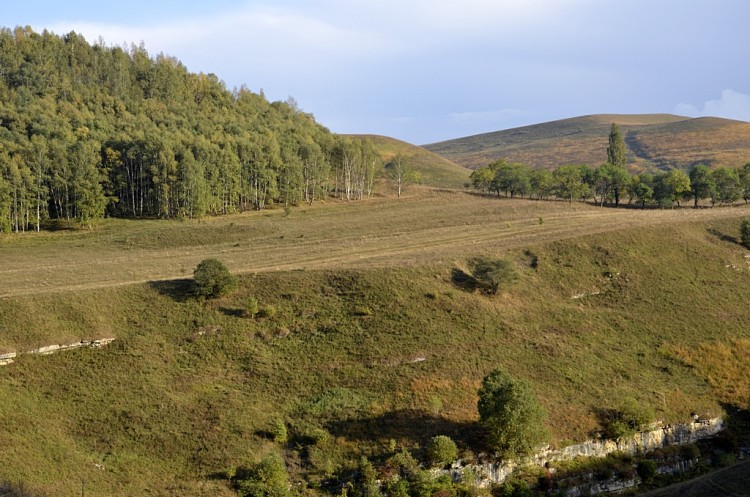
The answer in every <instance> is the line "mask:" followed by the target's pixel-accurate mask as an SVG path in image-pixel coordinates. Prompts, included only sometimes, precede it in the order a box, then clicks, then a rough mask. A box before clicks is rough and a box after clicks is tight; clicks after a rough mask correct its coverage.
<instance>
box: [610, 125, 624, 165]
mask: <svg viewBox="0 0 750 497" xmlns="http://www.w3.org/2000/svg"><path fill="white" fill-rule="evenodd" d="M626 154H627V147H626V146H625V139H624V138H623V137H622V133H621V132H620V127H619V126H618V125H617V124H615V123H612V127H611V128H610V130H609V144H608V145H607V163H608V164H612V165H613V166H616V167H621V168H625V167H626V166H627V156H626Z"/></svg>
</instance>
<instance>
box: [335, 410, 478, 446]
mask: <svg viewBox="0 0 750 497" xmlns="http://www.w3.org/2000/svg"><path fill="white" fill-rule="evenodd" d="M326 429H327V430H328V431H329V432H331V434H333V435H335V436H337V437H345V438H348V439H350V440H360V441H367V442H378V441H387V440H391V439H393V440H409V441H412V442H417V443H419V444H420V445H426V444H427V442H428V441H429V440H430V439H431V438H432V437H434V436H437V435H447V436H449V437H451V438H452V439H453V440H455V441H456V442H457V443H458V444H459V445H462V446H465V447H474V448H478V447H483V441H484V438H485V437H484V432H483V430H482V428H481V426H480V425H479V423H472V422H457V421H452V420H450V419H445V418H443V417H440V416H433V415H431V414H429V413H426V412H424V411H418V410H413V409H404V410H399V411H392V412H388V413H385V414H381V415H380V416H375V417H372V418H366V419H353V420H340V421H331V422H329V423H327V424H326Z"/></svg>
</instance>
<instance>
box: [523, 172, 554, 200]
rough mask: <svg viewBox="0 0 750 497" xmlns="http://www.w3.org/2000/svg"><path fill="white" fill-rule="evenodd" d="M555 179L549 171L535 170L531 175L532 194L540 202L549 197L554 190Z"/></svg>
mask: <svg viewBox="0 0 750 497" xmlns="http://www.w3.org/2000/svg"><path fill="white" fill-rule="evenodd" d="M554 184H555V183H554V177H553V175H552V172H551V171H548V170H547V169H534V170H533V171H531V174H530V175H529V185H530V186H531V190H530V194H531V195H536V198H538V199H539V200H543V199H546V198H547V197H549V196H550V195H551V194H552V192H553V190H554Z"/></svg>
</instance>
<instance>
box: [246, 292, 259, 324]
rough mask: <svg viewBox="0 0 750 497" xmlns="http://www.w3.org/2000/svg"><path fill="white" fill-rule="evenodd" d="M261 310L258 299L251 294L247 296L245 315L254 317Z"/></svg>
mask: <svg viewBox="0 0 750 497" xmlns="http://www.w3.org/2000/svg"><path fill="white" fill-rule="evenodd" d="M259 311H260V308H259V307H258V299H256V298H255V297H253V296H252V295H250V296H249V297H248V298H247V303H246V304H245V315H246V316H248V317H251V318H254V317H255V316H256V315H257V314H258V312H259Z"/></svg>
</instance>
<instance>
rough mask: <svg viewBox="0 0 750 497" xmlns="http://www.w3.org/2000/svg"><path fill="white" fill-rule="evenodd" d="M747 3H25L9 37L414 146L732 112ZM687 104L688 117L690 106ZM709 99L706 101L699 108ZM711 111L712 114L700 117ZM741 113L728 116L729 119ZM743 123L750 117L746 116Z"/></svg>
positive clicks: (743, 86) (745, 72)
mask: <svg viewBox="0 0 750 497" xmlns="http://www.w3.org/2000/svg"><path fill="white" fill-rule="evenodd" d="M748 17H750V4H748V3H747V2H745V1H744V0H715V1H713V2H683V1H681V0H662V1H660V2H652V1H650V0H630V1H628V2H621V1H614V0H612V1H609V0H463V1H461V2H456V1H454V0H382V1H379V2H372V1H364V0H307V1H304V0H275V1H274V0H246V1H242V0H214V1H212V2H204V1H198V0H183V1H177V0H162V1H159V2H154V1H149V2H147V1H145V0H130V1H129V2H121V3H117V4H111V5H110V4H109V3H102V2H94V1H93V0H81V1H69V2H53V1H51V0H48V1H41V0H38V1H35V0H27V1H26V2H12V3H10V4H8V5H4V6H3V19H4V21H3V23H4V24H5V25H7V26H10V27H12V26H15V25H27V24H29V25H31V26H32V27H34V28H35V29H37V30H39V31H41V30H42V29H44V28H47V29H50V30H51V31H54V32H56V33H58V34H62V33H67V32H69V31H71V30H75V31H77V32H79V33H82V34H83V35H84V36H85V37H86V38H87V39H88V40H89V41H90V42H94V41H96V40H97V39H98V38H99V37H101V38H102V39H103V40H104V41H105V43H106V44H114V45H121V44H122V43H126V44H129V43H131V42H134V43H136V44H138V43H140V42H141V41H143V42H144V43H145V46H146V48H147V49H148V50H149V52H150V53H152V54H157V53H160V52H164V53H166V54H168V55H173V56H175V57H177V58H179V59H180V60H181V61H183V62H184V63H185V65H187V66H188V68H189V69H190V70H192V71H203V72H207V73H208V72H212V73H215V74H217V75H218V76H219V77H220V78H221V79H223V80H224V81H225V82H226V83H227V86H228V87H229V88H232V87H235V86H240V85H241V84H246V85H247V86H248V87H249V88H251V89H253V90H256V91H257V90H259V89H261V88H263V89H264V91H265V93H266V95H267V96H268V97H269V98H271V99H274V100H275V99H285V98H286V97H287V96H289V95H292V96H294V97H295V99H296V100H297V101H298V102H299V104H300V106H301V107H302V108H303V109H304V110H306V111H308V112H312V113H314V114H315V115H316V117H317V118H318V119H319V120H320V121H321V122H322V123H323V124H325V125H327V126H329V127H330V128H331V129H332V130H333V131H336V132H341V133H347V132H358V133H379V134H386V135H391V136H395V137H397V138H401V139H405V140H408V141H411V142H414V143H426V142H434V141H438V140H442V139H447V138H454V137H459V136H465V135H469V134H474V133H480V132H485V131H494V130H498V129H503V128H509V127H514V126H521V125H525V124H532V123H536V122H542V121H548V120H553V119H558V118H563V117H571V116H577V115H582V114H592V113H646V112H672V111H673V110H674V109H675V108H676V106H678V108H680V109H686V110H688V111H691V112H692V113H691V112H686V113H691V115H702V113H704V112H716V113H723V114H719V115H725V116H727V117H735V118H737V116H738V115H744V116H747V114H737V110H736V109H737V108H738V106H741V105H743V104H742V101H741V99H740V100H738V99H737V98H733V97H732V95H730V96H726V95H722V98H721V99H719V100H717V101H716V102H718V103H712V102H713V101H712V100H711V99H712V98H716V95H718V94H719V93H720V92H721V91H722V90H724V89H726V88H732V89H733V90H731V91H733V92H734V93H735V94H737V95H747V94H750V86H748V85H750V67H749V66H748V65H747V64H746V61H745V58H746V56H745V50H744V46H745V45H746V40H745V39H744V38H745V36H744V33H745V31H746V30H745V26H744V22H745V19H747V18H748ZM680 102H687V103H689V104H687V105H691V104H690V103H692V105H693V106H694V107H686V106H685V104H680ZM702 102H706V103H705V104H703V103H702ZM701 107H702V108H701ZM730 114H731V115H730ZM744 119H748V118H747V117H744Z"/></svg>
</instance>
